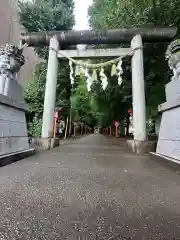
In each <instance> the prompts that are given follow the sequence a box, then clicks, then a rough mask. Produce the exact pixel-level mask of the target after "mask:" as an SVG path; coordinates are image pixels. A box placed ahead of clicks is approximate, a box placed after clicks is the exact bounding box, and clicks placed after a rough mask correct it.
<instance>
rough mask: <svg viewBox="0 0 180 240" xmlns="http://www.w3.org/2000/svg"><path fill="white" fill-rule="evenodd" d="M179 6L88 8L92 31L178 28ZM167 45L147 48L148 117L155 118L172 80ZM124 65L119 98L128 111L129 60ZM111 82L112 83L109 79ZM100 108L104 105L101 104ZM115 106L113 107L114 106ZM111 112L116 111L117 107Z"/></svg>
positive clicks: (108, 1) (149, 1)
mask: <svg viewBox="0 0 180 240" xmlns="http://www.w3.org/2000/svg"><path fill="white" fill-rule="evenodd" d="M179 5H180V0H161V1H159V0H101V1H99V0H93V4H92V6H91V7H90V8H89V22H90V25H91V27H92V28H96V29H97V28H99V29H108V28H109V29H111V28H123V27H126V28H132V27H148V26H150V27H154V26H155V27H156V26H164V25H166V26H179V25H180V9H179ZM178 36H179V32H178ZM167 44H168V43H155V44H144V70H145V87H146V102H147V115H148V116H152V115H155V114H156V113H157V106H158V104H160V103H162V102H164V101H165V92H164V85H165V84H166V83H167V82H168V81H169V79H170V72H169V69H168V65H167V62H166V61H165V57H164V54H165V51H166V48H167ZM124 62H125V63H124V72H125V74H124V77H123V79H124V83H123V86H122V88H121V89H119V95H121V97H122V102H123V103H124V104H125V106H126V107H129V105H130V103H131V102H132V90H131V72H130V70H129V66H130V61H129V59H127V60H124ZM109 81H112V79H111V78H110V79H109ZM97 94H98V93H97ZM113 96H114V95H113ZM114 98H115V97H113V98H111V97H110V96H109V99H110V100H109V105H111V104H112V102H114V101H117V102H118V98H119V100H120V96H118V94H117V100H115V99H114ZM98 104H100V105H101V103H98ZM112 105H113V106H114V104H112ZM123 108H124V106H123ZM112 111H117V109H116V108H115V106H114V110H113V108H112ZM123 112H124V110H123Z"/></svg>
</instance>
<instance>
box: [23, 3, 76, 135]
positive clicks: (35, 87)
mask: <svg viewBox="0 0 180 240" xmlns="http://www.w3.org/2000/svg"><path fill="white" fill-rule="evenodd" d="M73 11H74V1H73V0H53V1H49V0H33V1H22V0H20V1H19V15H20V21H21V24H22V25H23V26H24V28H25V30H26V31H27V32H32V31H49V30H65V29H66V30H67V29H72V27H73V25H74V15H73ZM35 50H36V52H37V53H38V55H39V57H40V58H42V59H44V60H43V63H40V64H38V65H37V66H36V69H35V72H34V73H33V75H32V77H31V79H30V80H29V83H28V86H27V88H26V89H25V91H24V96H25V100H26V101H27V103H28V104H29V106H30V109H31V112H32V113H31V114H30V113H29V115H30V117H29V118H28V119H29V121H30V123H34V124H35V125H36V126H37V128H38V130H37V129H36V126H35V127H33V126H32V124H30V126H31V129H34V130H33V133H32V134H33V135H34V134H35V135H40V131H41V124H40V123H41V120H42V114H43V104H44V93H45V83H46V69H47V56H48V48H47V47H43V46H42V47H36V48H35ZM60 65H61V68H59V73H58V81H57V97H56V106H57V107H65V108H66V109H67V108H69V106H70V94H71V85H70V79H69V67H68V63H67V61H63V62H62V61H61V62H60ZM64 114H66V111H64ZM36 130H37V131H36Z"/></svg>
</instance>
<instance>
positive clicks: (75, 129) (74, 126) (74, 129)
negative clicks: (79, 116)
mask: <svg viewBox="0 0 180 240" xmlns="http://www.w3.org/2000/svg"><path fill="white" fill-rule="evenodd" d="M74 137H76V124H75V123H74Z"/></svg>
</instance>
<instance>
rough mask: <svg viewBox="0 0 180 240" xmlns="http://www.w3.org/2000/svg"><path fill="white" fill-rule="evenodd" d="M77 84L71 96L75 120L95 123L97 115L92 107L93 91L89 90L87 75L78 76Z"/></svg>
mask: <svg viewBox="0 0 180 240" xmlns="http://www.w3.org/2000/svg"><path fill="white" fill-rule="evenodd" d="M77 82H78V83H77V86H76V88H75V89H74V91H73V93H72V96H71V111H72V118H73V121H76V122H78V121H80V122H84V123H86V124H94V123H95V117H94V114H93V112H92V107H91V92H88V90H87V86H86V81H85V76H84V75H83V74H81V75H80V77H78V80H77Z"/></svg>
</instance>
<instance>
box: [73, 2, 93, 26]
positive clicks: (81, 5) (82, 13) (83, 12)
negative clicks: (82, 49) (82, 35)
mask: <svg viewBox="0 0 180 240" xmlns="http://www.w3.org/2000/svg"><path fill="white" fill-rule="evenodd" d="M91 4H92V0H75V18H76V25H75V27H74V28H75V29H76V30H85V29H88V28H89V27H88V15H87V10H88V7H89V6H90V5H91Z"/></svg>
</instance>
